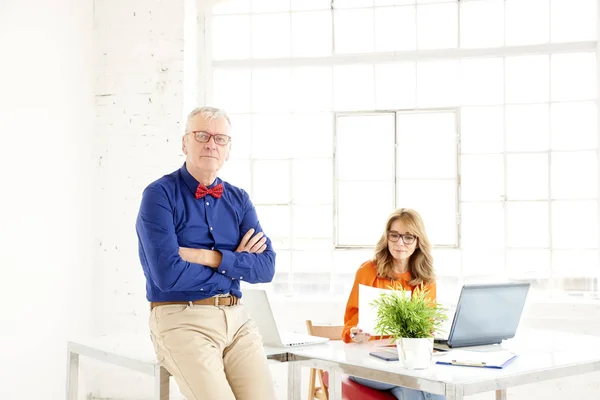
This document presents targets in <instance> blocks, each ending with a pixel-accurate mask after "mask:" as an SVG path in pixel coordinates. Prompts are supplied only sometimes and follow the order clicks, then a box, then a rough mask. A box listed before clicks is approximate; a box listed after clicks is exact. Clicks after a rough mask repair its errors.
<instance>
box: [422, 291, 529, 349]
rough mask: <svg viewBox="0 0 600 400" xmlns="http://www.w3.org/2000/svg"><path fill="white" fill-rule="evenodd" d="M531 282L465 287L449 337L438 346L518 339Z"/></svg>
mask: <svg viewBox="0 0 600 400" xmlns="http://www.w3.org/2000/svg"><path fill="white" fill-rule="evenodd" d="M529 286H530V284H529V283H494V284H470V285H464V286H463V288H462V291H461V293H460V297H459V299H458V304H457V305H456V313H455V314H454V319H453V320H452V326H451V327H450V330H449V332H448V335H447V336H441V335H440V336H436V338H435V340H434V343H435V344H436V345H439V344H442V345H447V346H448V347H453V348H455V347H467V346H481V345H488V344H499V343H502V341H503V340H505V339H510V338H512V337H514V336H515V333H516V331H517V327H518V326H519V322H520V320H521V314H522V312H523V308H524V306H525V300H526V299H527V294H528V292H529Z"/></svg>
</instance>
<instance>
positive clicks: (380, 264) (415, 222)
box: [373, 208, 435, 286]
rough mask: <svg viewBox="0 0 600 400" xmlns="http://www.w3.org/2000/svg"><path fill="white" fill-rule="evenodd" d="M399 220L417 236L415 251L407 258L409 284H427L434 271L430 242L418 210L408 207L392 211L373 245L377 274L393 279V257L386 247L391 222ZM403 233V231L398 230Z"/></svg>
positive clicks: (433, 280) (432, 278) (432, 279)
mask: <svg viewBox="0 0 600 400" xmlns="http://www.w3.org/2000/svg"><path fill="white" fill-rule="evenodd" d="M396 220H400V221H402V222H403V223H404V225H406V228H407V229H408V232H409V233H411V234H413V235H415V236H416V237H417V246H416V248H415V252H414V253H413V254H412V255H411V256H410V259H409V260H408V270H409V271H410V274H411V276H412V280H411V281H410V282H409V285H411V286H418V285H421V284H429V283H433V282H435V273H434V271H433V257H431V243H430V242H429V239H428V238H427V233H426V232H425V225H424V224H423V219H421V216H420V215H419V213H418V212H416V211H415V210H411V209H409V208H399V209H397V210H396V211H394V212H393V213H392V214H391V215H390V216H389V218H388V220H387V223H386V224H385V230H384V231H383V234H382V235H381V239H379V242H377V246H375V256H374V258H373V261H374V262H375V265H377V275H379V276H380V277H382V278H387V279H395V277H396V273H395V272H394V258H393V257H392V254H391V253H390V251H389V249H388V238H387V235H388V232H389V230H390V229H391V227H392V224H393V223H394V222H395V221H396ZM400 233H405V232H400Z"/></svg>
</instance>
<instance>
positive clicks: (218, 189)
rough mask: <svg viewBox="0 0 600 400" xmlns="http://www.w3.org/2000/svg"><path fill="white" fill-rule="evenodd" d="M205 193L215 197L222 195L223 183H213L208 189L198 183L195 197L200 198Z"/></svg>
mask: <svg viewBox="0 0 600 400" xmlns="http://www.w3.org/2000/svg"><path fill="white" fill-rule="evenodd" d="M207 194H210V195H211V196H212V197H214V198H215V199H218V198H219V197H221V196H222V195H223V184H222V183H219V184H218V185H215V186H213V187H211V188H210V189H208V188H207V187H206V186H204V185H203V184H199V185H198V189H196V199H201V198H203V197H204V196H206V195H207Z"/></svg>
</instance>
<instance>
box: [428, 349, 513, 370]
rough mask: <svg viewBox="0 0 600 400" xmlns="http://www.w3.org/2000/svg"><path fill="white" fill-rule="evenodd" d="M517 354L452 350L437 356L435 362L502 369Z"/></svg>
mask: <svg viewBox="0 0 600 400" xmlns="http://www.w3.org/2000/svg"><path fill="white" fill-rule="evenodd" d="M516 357H517V355H516V354H515V353H512V352H510V351H506V350H504V351H490V352H484V351H466V350H452V351H450V352H448V353H446V354H444V355H441V356H439V357H437V361H436V363H437V364H445V365H459V366H463V367H479V368H496V369H502V368H504V367H505V366H507V365H508V364H510V362H511V361H513V360H514V359H515V358H516Z"/></svg>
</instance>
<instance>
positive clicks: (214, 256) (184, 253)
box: [179, 247, 223, 269]
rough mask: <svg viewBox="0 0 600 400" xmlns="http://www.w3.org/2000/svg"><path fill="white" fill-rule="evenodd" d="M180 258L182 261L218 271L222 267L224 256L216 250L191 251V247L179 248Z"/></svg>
mask: <svg viewBox="0 0 600 400" xmlns="http://www.w3.org/2000/svg"><path fill="white" fill-rule="evenodd" d="M179 257H181V259H182V260H184V261H187V262H190V263H194V264H201V265H205V266H207V267H209V268H214V269H217V268H219V265H221V259H222V257H223V256H222V255H221V253H220V252H218V251H215V250H204V249H191V248H189V247H180V248H179Z"/></svg>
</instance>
